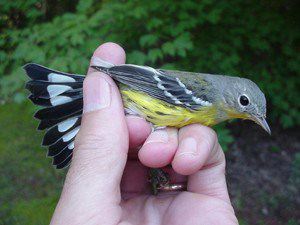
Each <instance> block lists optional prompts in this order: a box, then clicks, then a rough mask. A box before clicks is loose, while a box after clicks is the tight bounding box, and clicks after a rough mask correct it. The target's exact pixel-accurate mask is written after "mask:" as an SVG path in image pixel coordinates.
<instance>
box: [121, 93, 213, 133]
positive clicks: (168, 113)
mask: <svg viewBox="0 0 300 225" xmlns="http://www.w3.org/2000/svg"><path fill="white" fill-rule="evenodd" d="M121 94H122V98H123V102H124V107H125V108H127V109H129V110H130V111H131V112H133V113H135V114H138V115H139V116H141V117H143V118H145V119H146V120H147V121H149V122H151V123H152V124H153V125H155V126H157V127H164V126H170V127H178V128H180V127H183V126H185V125H188V124H192V123H200V124H203V125H205V126H212V125H215V124H216V123H217V121H216V119H215V118H216V115H217V111H216V108H215V107H214V106H207V107H201V108H200V109H199V110H190V109H187V108H184V107H181V106H176V105H172V104H169V103H167V102H164V101H162V100H159V99H155V98H153V97H151V96H150V95H148V94H145V93H143V92H139V91H133V90H128V89H127V90H126V89H123V90H122V89H121Z"/></svg>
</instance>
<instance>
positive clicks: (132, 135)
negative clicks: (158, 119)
mask: <svg viewBox="0 0 300 225" xmlns="http://www.w3.org/2000/svg"><path fill="white" fill-rule="evenodd" d="M126 121H127V126H128V132H129V149H130V152H129V153H130V154H131V155H134V156H135V157H136V156H137V153H138V148H139V147H140V146H141V145H142V144H143V143H144V142H145V140H146V139H147V137H148V136H149V135H150V133H151V126H150V124H149V123H148V122H147V121H146V120H145V119H143V118H141V117H138V116H130V115H128V116H126Z"/></svg>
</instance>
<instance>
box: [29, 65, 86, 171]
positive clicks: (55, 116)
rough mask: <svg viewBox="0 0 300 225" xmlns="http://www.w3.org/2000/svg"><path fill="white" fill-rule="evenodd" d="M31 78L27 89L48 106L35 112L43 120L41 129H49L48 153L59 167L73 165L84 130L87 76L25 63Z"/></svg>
mask: <svg viewBox="0 0 300 225" xmlns="http://www.w3.org/2000/svg"><path fill="white" fill-rule="evenodd" d="M24 69H25V71H26V74H27V75H28V77H29V78H31V80H30V81H28V82H27V84H26V88H27V89H28V90H29V91H30V92H31V94H30V96H29V97H28V98H29V99H30V100H31V101H32V102H33V103H34V104H35V105H39V106H42V107H44V108H42V109H40V110H38V111H37V112H36V113H35V118H37V119H39V120H40V124H39V126H38V129H39V130H44V129H47V132H46V134H45V136H44V139H43V143H42V144H43V145H44V146H48V156H51V157H53V161H52V164H53V165H55V166H56V168H57V169H61V168H64V167H66V166H68V165H69V163H70V162H71V159H72V154H73V149H74V139H75V137H76V135H77V133H78V131H79V129H80V123H81V115H82V108H83V95H82V87H83V80H84V76H82V75H76V74H68V73H62V72H59V71H55V70H52V69H48V68H46V67H43V66H40V65H38V64H34V63H29V64H26V65H25V66H24Z"/></svg>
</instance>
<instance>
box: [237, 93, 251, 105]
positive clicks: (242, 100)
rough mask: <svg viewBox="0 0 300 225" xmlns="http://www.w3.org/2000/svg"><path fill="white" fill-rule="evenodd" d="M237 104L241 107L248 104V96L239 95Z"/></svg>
mask: <svg viewBox="0 0 300 225" xmlns="http://www.w3.org/2000/svg"><path fill="white" fill-rule="evenodd" d="M239 104H240V105H241V106H243V107H245V106H248V105H249V104H250V100H249V97H248V96H247V95H245V94H243V95H241V96H240V97H239Z"/></svg>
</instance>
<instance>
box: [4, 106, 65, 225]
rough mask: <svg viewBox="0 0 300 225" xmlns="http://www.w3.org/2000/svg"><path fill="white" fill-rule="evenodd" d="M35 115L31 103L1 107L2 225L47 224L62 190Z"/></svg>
mask: <svg viewBox="0 0 300 225" xmlns="http://www.w3.org/2000/svg"><path fill="white" fill-rule="evenodd" d="M33 112H34V109H33V108H32V106H31V104H29V103H27V104H6V105H4V106H0V129H1V131H2V132H0V158H1V160H0V168H1V176H0V193H1V194H0V202H1V204H0V224H48V223H49V218H50V216H51V214H52V213H53V209H54V206H55V202H56V200H57V198H58V193H60V190H61V187H62V179H63V172H61V171H56V170H55V169H54V168H53V167H52V166H50V164H51V160H50V159H49V158H46V157H45V149H42V147H41V146H40V141H39V140H41V138H42V134H41V133H38V132H36V129H35V128H36V126H37V122H36V121H34V120H32V114H33ZM38 221H40V222H38Z"/></svg>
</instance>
